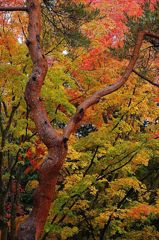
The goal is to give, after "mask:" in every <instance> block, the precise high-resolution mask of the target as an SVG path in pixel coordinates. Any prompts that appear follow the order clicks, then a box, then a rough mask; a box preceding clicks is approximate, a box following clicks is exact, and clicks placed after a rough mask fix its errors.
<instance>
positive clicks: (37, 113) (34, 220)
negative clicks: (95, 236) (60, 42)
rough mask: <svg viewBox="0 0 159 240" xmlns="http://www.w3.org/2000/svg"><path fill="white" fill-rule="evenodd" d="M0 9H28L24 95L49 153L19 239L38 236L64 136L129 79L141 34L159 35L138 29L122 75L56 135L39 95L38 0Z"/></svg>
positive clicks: (43, 70)
mask: <svg viewBox="0 0 159 240" xmlns="http://www.w3.org/2000/svg"><path fill="white" fill-rule="evenodd" d="M0 11H27V12H28V16H29V24H28V39H27V41H26V44H27V46H28V49H29V53H30V56H31V59H32V63H33V68H32V73H31V75H30V78H29V81H28V83H27V85H26V90H25V99H26V102H27V105H28V108H29V109H30V113H31V118H32V120H33V121H34V123H35V125H36V129H37V132H38V134H39V136H40V139H41V140H42V141H43V143H44V144H45V145H46V147H47V148H48V156H47V158H46V159H45V161H44V163H43V164H42V166H41V168H40V170H39V186H38V188H37V189H36V191H35V192H34V195H33V209H32V212H31V214H30V215H29V217H28V218H27V219H26V220H25V221H24V222H23V223H22V224H21V225H20V227H19V230H18V240H39V239H40V236H41V234H42V232H43V228H44V225H45V222H46V219H47V216H48V213H49V209H50V205H51V203H52V201H53V199H54V198H55V187H56V183H57V177H58V174H59V171H60V169H61V167H62V165H63V162H64V159H65V157H66V154H67V140H68V139H69V137H70V135H71V133H72V132H74V130H75V128H76V126H77V124H78V123H79V122H80V121H81V120H82V118H83V116H84V114H85V111H86V110H87V108H89V107H90V106H92V105H93V104H96V103H98V102H99V101H100V100H101V98H102V97H104V96H106V95H108V94H110V93H112V92H114V91H116V90H118V89H119V88H120V87H122V86H123V85H124V83H125V82H126V81H127V80H128V78H129V76H130V74H131V73H132V72H133V69H134V67H135V64H136V62H137V59H138V56H139V53H140V48H141V45H142V42H143V40H144V37H145V36H149V37H152V38H157V39H159V36H158V35H156V34H155V33H151V32H145V31H141V32H139V33H138V37H137V40H136V44H135V47H134V51H133V54H132V58H131V60H130V62H129V64H128V66H127V68H126V70H125V72H124V74H123V75H122V76H121V78H120V79H119V80H118V81H117V82H116V83H114V84H112V85H110V86H106V87H105V88H103V89H101V90H99V91H97V92H95V93H94V94H93V95H92V96H90V97H89V98H88V99H86V100H85V101H84V102H83V103H81V104H80V106H79V107H78V109H77V112H76V114H75V115H74V116H73V117H72V118H71V119H70V121H69V122H68V124H67V126H66V127H65V129H64V133H63V135H59V134H58V133H57V132H56V130H55V129H53V128H52V126H51V124H50V121H49V119H48V115H47V112H46V109H45V106H44V104H43V102H42V100H41V97H40V93H41V88H42V85H43V83H44V80H45V76H46V74H47V70H48V65H47V60H46V58H45V55H44V53H43V50H42V48H41V44H40V35H41V27H42V26H41V23H42V21H41V8H40V0H27V7H0ZM149 82H150V81H149Z"/></svg>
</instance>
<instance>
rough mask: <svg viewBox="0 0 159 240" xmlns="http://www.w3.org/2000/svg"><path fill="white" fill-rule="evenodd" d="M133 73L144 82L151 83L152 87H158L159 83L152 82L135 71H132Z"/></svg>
mask: <svg viewBox="0 0 159 240" xmlns="http://www.w3.org/2000/svg"><path fill="white" fill-rule="evenodd" d="M133 73H135V74H136V75H138V76H139V77H140V78H143V79H144V80H146V81H147V82H149V83H151V84H152V85H154V86H156V87H159V83H157V82H154V81H152V80H151V79H150V78H148V77H145V76H144V75H143V74H141V73H139V72H137V71H136V70H135V69H133Z"/></svg>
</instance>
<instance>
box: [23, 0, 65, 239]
mask: <svg viewBox="0 0 159 240" xmlns="http://www.w3.org/2000/svg"><path fill="white" fill-rule="evenodd" d="M27 3H28V14H29V25H28V39H27V42H26V44H27V46H28V49H29V53H30V56H31V59H32V62H33V70H32V74H31V76H30V79H29V82H28V83H27V86H26V91H25V99H26V102H27V105H28V107H29V108H30V113H31V118H32V119H33V121H34V122H35V125H36V129H37V132H38V134H39V136H40V138H41V140H42V141H43V143H44V144H45V145H46V146H47V148H48V157H47V159H46V160H45V161H44V163H43V164H42V166H41V168H40V170H39V186H38V188H37V189H36V191H35V193H34V195H33V210H32V212H31V214H30V216H29V217H28V219H27V220H26V221H25V222H24V223H23V224H22V225H21V226H20V228H19V231H18V239H19V240H23V239H24V240H32V239H36V240H38V239H39V238H40V235H41V232H42V230H43V228H44V224H45V222H46V218H47V215H48V212H49V209H50V205H51V203H52V200H53V199H54V197H55V186H56V182H57V177H58V173H59V170H60V169H61V166H62V164H63V161H64V159H65V156H66V153H67V144H66V142H65V140H64V139H63V137H62V136H59V135H58V134H57V132H56V131H55V130H54V129H53V128H52V126H51V124H50V121H49V119H48V116H47V112H46V110H45V107H44V104H43V102H42V101H41V98H40V92H41V88H42V85H43V82H44V79H45V76H46V73H47V69H48V66H47V61H46V58H45V56H44V53H43V51H42V49H41V46H40V33H41V9H40V2H39V0H28V1H27Z"/></svg>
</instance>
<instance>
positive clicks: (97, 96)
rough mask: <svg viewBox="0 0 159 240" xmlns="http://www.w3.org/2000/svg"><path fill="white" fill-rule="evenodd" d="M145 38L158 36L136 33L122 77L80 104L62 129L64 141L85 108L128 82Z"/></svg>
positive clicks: (157, 36) (80, 118)
mask: <svg viewBox="0 0 159 240" xmlns="http://www.w3.org/2000/svg"><path fill="white" fill-rule="evenodd" d="M145 36H148V37H152V38H156V39H159V35H157V34H155V33H153V32H148V31H142V32H139V33H138V36H137V40H136V44H135V47H134V51H133V54H132V58H131V60H130V62H129V64H128V66H127V68H126V70H125V72H124V74H123V75H122V77H121V78H120V79H119V80H118V81H117V82H116V83H114V84H112V85H110V86H107V87H105V88H103V89H101V90H99V91H97V92H95V93H94V94H93V95H92V96H90V97H89V98H88V99H86V100H85V101H84V102H83V103H81V104H80V106H79V107H78V108H77V112H76V114H75V115H74V116H73V117H72V118H71V119H70V121H69V122H68V124H67V126H66V127H65V129H64V135H63V136H64V139H67V140H68V139H69V137H70V135H71V133H72V132H73V131H74V130H75V128H76V125H77V123H79V122H80V121H81V120H82V118H83V116H84V113H85V111H86V109H87V108H89V107H90V106H92V105H94V104H96V103H98V102H99V101H100V100H101V98H102V97H104V96H106V95H108V94H110V93H113V92H115V91H116V90H118V89H119V88H121V87H122V86H123V85H124V84H125V82H126V81H127V80H128V78H129V76H130V74H131V73H132V71H133V68H134V66H135V64H136V62H137V59H138V57H139V53H140V48H141V46H142V42H143V40H144V37H145Z"/></svg>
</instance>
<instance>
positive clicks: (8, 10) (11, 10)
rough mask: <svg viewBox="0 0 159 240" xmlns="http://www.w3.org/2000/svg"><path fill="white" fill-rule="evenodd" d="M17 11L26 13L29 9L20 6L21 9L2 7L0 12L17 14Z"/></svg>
mask: <svg viewBox="0 0 159 240" xmlns="http://www.w3.org/2000/svg"><path fill="white" fill-rule="evenodd" d="M15 11H24V12H27V11H28V8H27V7H24V6H19V7H5V6H4V7H3V6H0V12H15Z"/></svg>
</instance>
